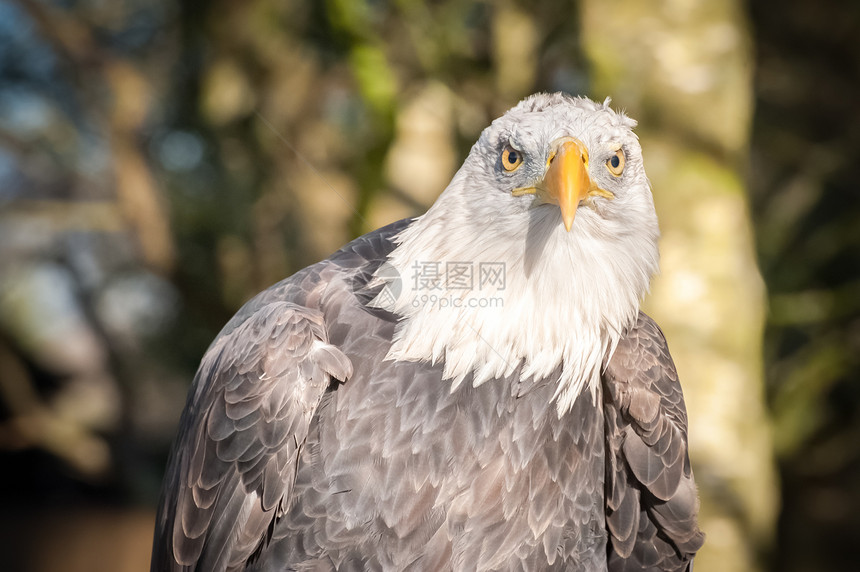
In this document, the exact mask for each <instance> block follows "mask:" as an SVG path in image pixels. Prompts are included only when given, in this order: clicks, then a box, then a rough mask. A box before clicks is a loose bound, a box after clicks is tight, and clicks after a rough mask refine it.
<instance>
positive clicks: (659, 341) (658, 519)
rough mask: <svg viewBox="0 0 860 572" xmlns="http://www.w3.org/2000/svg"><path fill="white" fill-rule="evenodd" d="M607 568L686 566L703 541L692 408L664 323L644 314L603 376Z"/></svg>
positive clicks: (616, 352)
mask: <svg viewBox="0 0 860 572" xmlns="http://www.w3.org/2000/svg"><path fill="white" fill-rule="evenodd" d="M604 383H605V389H606V391H605V392H604V401H605V418H606V432H605V434H606V440H607V459H606V464H607V479H606V513H607V514H606V524H607V529H608V531H609V541H610V550H609V553H610V554H609V570H610V571H616V572H617V571H645V570H653V571H655V572H656V571H664V570H677V571H682V570H688V569H689V567H690V566H691V564H692V560H693V556H694V555H695V553H696V551H697V550H698V549H699V548H700V547H701V546H702V543H703V542H704V534H702V532H701V531H700V530H699V527H698V524H697V521H696V516H697V513H698V508H699V507H698V498H697V494H696V485H695V481H694V479H693V472H692V470H691V469H690V461H689V456H688V452H687V413H686V410H685V408H684V398H683V393H682V391H681V385H680V383H679V381H678V375H677V372H676V370H675V365H674V364H673V363H672V358H671V356H670V355H669V350H668V347H667V345H666V340H665V338H664V336H663V333H662V332H661V331H660V329H659V327H657V325H656V324H655V323H654V322H653V320H651V319H650V318H649V317H648V316H646V315H645V314H642V313H640V314H639V319H638V321H637V324H636V326H635V327H634V328H633V329H632V330H631V331H630V332H629V333H628V335H627V336H626V337H625V338H623V339H622V340H621V342H620V343H619V344H618V347H617V349H616V351H615V354H614V355H613V356H612V359H610V360H609V362H608V363H607V365H606V372H605V375H604Z"/></svg>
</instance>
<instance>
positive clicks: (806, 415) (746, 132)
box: [0, 0, 860, 572]
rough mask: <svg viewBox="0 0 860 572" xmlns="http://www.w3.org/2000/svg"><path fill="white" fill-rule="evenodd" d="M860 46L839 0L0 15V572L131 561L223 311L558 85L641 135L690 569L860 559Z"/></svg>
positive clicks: (131, 2) (75, 6) (93, 7)
mask: <svg viewBox="0 0 860 572" xmlns="http://www.w3.org/2000/svg"><path fill="white" fill-rule="evenodd" d="M858 37H860V3H858V2H856V1H852V0H822V1H819V2H810V1H802V0H783V1H781V2H776V1H773V0H761V1H755V2H752V1H750V2H740V1H738V0H726V1H724V2H706V0H667V1H662V2H656V1H644V2H642V1H637V0H607V1H597V0H579V1H577V2H549V1H536V2H525V1H521V2H517V1H514V0H506V1H501V2H488V1H485V2H478V1H468V0H437V1H434V2H427V3H425V2H417V1H414V0H394V1H390V2H384V1H382V0H373V1H370V0H367V1H357V2H350V1H348V0H326V1H324V2H297V1H276V0H249V1H246V2H238V1H228V0H215V1H209V2H204V1H201V0H183V1H180V2H167V1H164V0H147V1H144V0H118V1H106V0H18V1H8V0H0V467H2V470H0V554H2V562H3V564H2V565H0V568H2V569H4V570H10V571H33V572H43V571H49V570H50V571H52V570H64V571H75V572H76V571H87V572H98V571H102V570H103V571H126V570H127V571H142V570H147V569H148V564H149V550H150V542H151V534H152V526H153V522H154V516H153V515H154V505H155V503H156V502H157V495H158V489H159V486H160V480H161V473H162V471H163V469H164V464H165V460H166V455H167V450H168V447H169V444H170V441H171V439H172V437H173V433H174V430H175V426H176V423H177V420H178V416H179V413H180V410H181V408H182V405H183V404H184V399H185V392H186V391H187V388H188V385H189V383H190V380H191V378H192V376H193V372H194V370H195V369H196V366H197V363H198V361H199V359H200V357H201V355H202V353H203V351H204V350H205V348H206V346H207V345H208V344H209V342H210V341H211V340H212V338H213V337H214V336H215V334H216V333H217V332H218V330H219V329H220V328H221V326H222V325H223V324H224V323H225V322H226V321H227V320H228V319H229V317H230V316H231V315H232V313H233V312H235V311H236V309H237V308H238V307H239V306H240V305H241V304H242V302H243V301H244V300H246V299H248V298H249V297H250V296H252V295H253V294H255V293H256V292H257V291H259V290H261V289H263V288H265V287H267V286H269V285H270V284H272V283H274V282H276V281H277V280H279V279H281V278H283V277H285V276H287V275H289V274H291V273H292V272H294V271H296V270H297V269H299V268H301V267H302V266H304V265H307V264H309V263H312V262H314V261H316V260H319V259H320V258H322V257H325V256H327V255H328V254H329V253H330V252H332V251H333V250H335V249H337V248H338V247H339V246H341V245H342V244H343V243H345V242H346V241H347V240H349V239H350V238H352V237H354V236H357V235H359V234H361V233H364V232H367V231H369V230H372V229H374V228H376V227H378V226H381V225H383V224H385V223H387V222H390V221H393V220H396V219H398V218H402V217H405V216H411V215H414V214H417V213H420V212H422V211H423V210H424V209H426V208H427V206H428V205H429V204H431V203H432V202H433V200H434V198H435V197H436V196H437V195H438V194H439V193H440V192H441V191H442V189H443V188H444V187H445V185H446V184H447V182H448V180H450V177H451V175H452V174H453V172H454V171H455V170H456V168H457V167H458V166H459V164H460V162H461V161H462V159H463V157H465V155H466V153H467V152H468V149H469V147H470V146H471V144H472V143H473V142H474V141H475V139H476V138H477V136H478V134H479V133H480V131H481V130H482V129H483V128H484V127H485V126H486V125H487V124H488V123H489V122H490V121H491V120H492V119H493V118H495V117H496V116H498V115H500V114H501V113H502V112H503V111H504V110H505V109H507V108H508V107H510V106H512V105H513V104H515V103H516V102H517V101H518V100H519V99H520V98H522V97H523V96H525V95H528V94H529V93H532V92H535V91H539V90H564V91H568V92H570V93H575V94H585V95H589V96H591V97H593V98H595V99H603V98H605V97H606V96H612V98H613V102H614V103H613V104H614V106H616V107H617V108H624V109H626V110H627V111H628V112H629V113H630V114H631V115H632V116H634V117H635V118H637V119H638V120H639V123H640V127H639V133H640V137H641V139H642V142H643V148H644V152H645V159H646V168H647V169H648V171H649V176H650V178H651V181H652V184H653V186H654V194H655V201H656V203H657V208H658V212H659V215H660V217H661V227H662V229H663V242H662V244H661V252H662V259H663V263H662V267H663V272H662V274H661V276H660V277H659V278H658V279H657V280H656V281H655V284H654V287H653V295H652V296H651V298H649V300H647V302H646V308H647V309H648V311H649V312H652V313H653V314H654V315H655V316H656V317H657V319H658V321H659V322H660V323H661V325H663V326H664V329H665V330H666V333H667V337H668V339H669V343H670V347H671V348H672V353H673V355H674V356H675V358H676V361H677V363H678V367H679V371H680V373H681V378H682V382H683V383H684V388H685V392H686V395H687V400H688V406H689V409H690V445H691V450H692V455H693V462H694V468H695V469H696V474H697V480H698V481H699V483H700V489H701V490H700V492H701V496H702V527H703V528H704V530H705V532H706V533H707V534H708V541H707V544H706V547H705V549H703V551H702V555H701V559H700V561H698V562H697V566H696V571H697V572H703V571H705V572H707V571H717V570H762V571H764V570H773V571H790V572H806V571H818V570H822V571H823V570H849V569H855V568H856V564H855V557H854V556H853V551H852V550H851V549H850V547H851V546H853V545H855V544H856V543H858V542H860V517H858V516H857V515H858V513H860V383H858V382H860V379H858V374H857V371H858V367H860V185H858V182H857V180H856V179H857V177H858V175H857V165H858V164H860V105H858V102H860V41H858Z"/></svg>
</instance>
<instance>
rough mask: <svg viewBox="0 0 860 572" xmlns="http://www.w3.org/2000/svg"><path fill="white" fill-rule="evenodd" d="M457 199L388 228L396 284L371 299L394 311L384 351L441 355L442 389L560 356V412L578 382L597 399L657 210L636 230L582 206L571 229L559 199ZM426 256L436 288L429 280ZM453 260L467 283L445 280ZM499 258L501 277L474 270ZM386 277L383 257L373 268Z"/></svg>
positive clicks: (650, 253) (633, 301) (529, 368)
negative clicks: (525, 209) (500, 204)
mask: <svg viewBox="0 0 860 572" xmlns="http://www.w3.org/2000/svg"><path fill="white" fill-rule="evenodd" d="M453 184H454V183H452V185H453ZM446 195H447V197H446ZM452 195H453V196H452ZM460 200H461V198H460V197H458V196H457V195H455V194H453V193H452V194H449V193H445V194H443V195H442V197H440V199H439V200H438V201H437V202H436V204H435V205H434V206H433V207H432V208H431V209H430V210H429V211H428V212H427V213H426V214H425V215H424V216H422V217H421V218H419V219H418V220H416V221H415V222H414V223H413V224H412V225H410V226H409V227H408V228H407V229H406V230H404V231H403V232H402V233H401V234H400V235H399V236H398V237H397V239H396V241H397V242H398V243H399V245H398V247H397V248H396V249H395V250H394V251H393V252H392V253H391V254H390V256H389V263H390V264H391V266H393V267H394V269H396V271H397V273H398V274H399V277H400V279H401V291H400V293H399V295H398V296H397V299H396V302H391V301H390V299H389V300H382V299H381V297H380V298H377V299H376V300H375V301H374V304H375V305H377V306H382V307H387V308H388V309H390V310H392V311H394V312H395V313H397V314H399V315H400V316H402V318H403V319H402V321H401V322H400V324H399V325H398V329H397V332H396V335H395V340H394V344H393V346H392V348H391V350H390V352H389V354H388V356H386V359H393V360H408V361H429V362H431V363H436V362H442V363H443V364H444V377H445V378H446V379H450V380H451V381H452V389H451V391H454V390H455V389H456V388H457V387H458V386H459V384H460V383H462V381H463V380H464V378H466V376H467V375H468V374H469V373H471V372H473V373H474V377H473V384H474V385H475V386H478V385H480V384H482V383H484V382H486V381H488V380H491V379H494V378H499V377H504V376H506V375H509V374H511V373H513V371H514V370H515V368H516V367H517V366H519V365H520V364H522V365H523V370H522V374H523V378H524V379H525V378H532V379H535V380H537V379H543V378H545V377H547V376H549V375H551V374H552V373H553V372H554V371H555V370H556V369H557V368H558V366H559V365H561V376H560V379H558V389H557V391H556V399H557V408H558V414H559V415H561V414H563V413H565V412H566V411H568V410H569V409H570V407H571V406H572V405H573V403H574V401H575V399H576V397H577V396H578V395H579V394H580V393H581V392H582V391H584V390H585V389H586V388H587V389H588V390H589V391H590V392H591V394H592V397H593V398H594V399H596V398H597V395H598V390H599V387H600V374H601V366H602V363H603V361H604V358H608V357H609V356H611V354H612V352H613V351H614V350H615V347H616V345H617V343H618V341H619V339H620V338H621V336H622V335H623V334H624V332H625V331H626V330H627V329H628V328H629V327H631V326H632V325H633V324H634V322H635V320H636V316H637V313H638V310H639V300H640V298H641V297H642V296H643V295H644V294H645V293H646V292H647V290H648V287H649V282H650V279H651V276H652V275H653V274H654V273H655V272H656V270H657V250H656V234H657V228H656V217H654V220H653V225H652V224H650V223H648V221H646V224H644V225H642V229H641V230H644V231H645V232H644V233H643V232H639V233H637V232H635V231H631V230H630V228H629V227H628V228H626V229H625V228H622V225H619V224H613V223H612V222H611V221H606V220H599V219H598V216H599V215H598V214H597V213H596V212H594V211H591V210H590V209H583V208H580V209H579V210H580V213H578V214H577V218H576V221H575V223H574V226H573V228H572V230H571V231H570V232H569V233H568V232H566V231H565V229H564V226H563V225H562V224H561V220H560V214H559V211H558V209H557V208H555V209H553V208H549V207H547V208H544V207H540V208H536V209H532V210H530V211H529V216H528V217H523V216H518V217H517V216H506V215H504V214H498V215H497V216H496V217H495V218H490V217H483V218H481V217H476V216H475V213H471V214H462V213H469V210H468V209H467V208H465V207H464V206H462V205H460V204H456V203H459V202H460ZM452 202H453V203H455V204H450V203H452ZM651 210H652V212H653V206H652V207H651ZM457 213H460V214H457ZM454 219H460V220H454ZM607 230H610V231H612V233H613V234H611V235H607V234H606V232H607ZM643 243H645V244H643ZM649 243H650V245H649ZM435 263H438V270H439V272H438V275H439V278H440V280H439V282H441V284H439V286H441V288H440V289H432V290H431V289H430V288H429V286H431V284H429V283H427V281H428V280H429V278H432V276H430V275H431V274H432V272H430V271H432V269H433V268H434V266H435ZM416 264H417V267H416ZM449 264H450V265H449ZM454 266H456V267H458V268H460V269H463V268H469V267H470V268H471V271H472V288H470V289H461V288H457V287H455V286H463V285H464V284H463V283H462V282H457V283H448V284H446V283H445V278H446V267H447V269H449V270H452V269H453V267H454ZM499 267H502V268H503V270H504V282H503V283H501V282H499V281H496V282H495V284H489V283H487V280H486V279H484V280H482V276H481V275H480V274H481V272H482V270H488V269H491V268H494V269H496V270H498V269H499ZM390 278H391V273H390V267H389V273H388V275H387V276H386V277H383V278H382V279H383V280H390ZM447 278H448V280H451V275H450V273H447ZM484 278H486V276H485V277H484ZM422 282H424V283H423V284H422ZM452 286H453V287H452ZM434 297H435V298H434ZM434 300H435V303H434ZM457 305H459V306H458V307H457Z"/></svg>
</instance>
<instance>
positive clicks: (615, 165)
mask: <svg viewBox="0 0 860 572" xmlns="http://www.w3.org/2000/svg"><path fill="white" fill-rule="evenodd" d="M609 164H610V165H612V168H613V169H617V168H618V165H620V164H621V159H620V158H619V157H618V155H613V156H612V158H611V159H610V160H609Z"/></svg>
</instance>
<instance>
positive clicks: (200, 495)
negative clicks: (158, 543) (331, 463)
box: [165, 301, 352, 570]
mask: <svg viewBox="0 0 860 572" xmlns="http://www.w3.org/2000/svg"><path fill="white" fill-rule="evenodd" d="M351 374H352V364H351V363H350V361H349V359H348V358H347V357H346V356H345V355H344V354H343V353H342V352H341V351H340V350H338V349H337V348H335V347H333V346H331V345H330V344H329V343H328V335H327V332H326V330H325V325H324V323H323V316H322V314H321V313H320V312H318V311H316V310H312V309H309V308H306V307H302V306H298V305H296V304H293V303H290V302H282V301H276V302H270V303H268V304H265V305H262V306H260V307H259V308H257V309H256V310H255V311H254V312H253V313H251V314H250V315H249V316H247V318H246V319H245V321H244V322H243V323H241V324H240V325H238V326H237V327H235V328H232V329H231V330H230V331H228V332H227V334H226V335H224V336H222V337H221V338H220V339H218V340H217V341H216V343H215V344H214V345H213V346H212V347H211V348H210V349H209V351H208V352H207V353H206V355H205V356H204V357H203V361H202V363H201V366H200V370H199V372H198V375H197V378H196V379H195V390H194V392H193V394H192V398H191V399H192V401H191V402H190V403H189V406H188V407H187V412H186V416H185V417H184V418H183V421H182V429H181V431H180V437H179V439H178V440H177V447H176V453H175V458H174V459H173V460H172V467H173V470H174V471H178V476H179V478H178V480H177V487H176V489H177V490H176V491H175V495H176V497H175V499H174V502H173V505H172V506H173V507H174V510H173V512H172V514H170V513H169V514H168V520H169V522H167V523H165V526H167V527H170V528H172V535H171V536H172V539H173V542H172V550H173V555H172V556H173V559H174V560H175V564H174V565H173V567H172V569H174V570H194V569H199V570H226V569H231V568H233V567H236V566H241V565H244V564H245V563H246V562H247V561H248V560H249V558H251V556H252V555H253V554H254V552H255V551H256V550H257V549H258V548H259V547H260V546H261V543H262V542H263V541H264V539H265V537H266V534H267V531H268V530H269V529H270V527H271V525H272V523H273V521H274V519H275V518H276V517H277V516H278V513H279V511H280V510H282V509H283V505H284V501H285V499H288V498H289V495H290V491H291V488H292V485H293V482H292V480H293V479H294V477H295V471H296V462H297V458H298V454H299V450H300V448H301V446H302V444H303V443H304V442H305V439H306V437H307V434H308V428H309V424H310V420H311V418H312V416H313V414H314V412H315V411H316V409H317V407H318V405H319V402H320V399H321V398H322V395H323V393H324V392H325V390H326V388H327V387H328V385H329V383H330V380H331V378H332V377H334V378H336V379H338V380H346V379H347V378H348V377H349V376H350V375H351Z"/></svg>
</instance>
